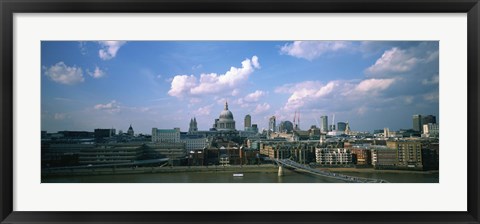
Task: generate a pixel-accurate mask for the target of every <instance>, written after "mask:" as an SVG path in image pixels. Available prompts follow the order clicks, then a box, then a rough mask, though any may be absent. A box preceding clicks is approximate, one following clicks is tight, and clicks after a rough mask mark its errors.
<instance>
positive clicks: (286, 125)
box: [278, 121, 293, 133]
mask: <svg viewBox="0 0 480 224" xmlns="http://www.w3.org/2000/svg"><path fill="white" fill-rule="evenodd" d="M278 131H279V132H282V133H290V132H292V131H293V123H292V122H291V121H282V122H280V124H279V125H278Z"/></svg>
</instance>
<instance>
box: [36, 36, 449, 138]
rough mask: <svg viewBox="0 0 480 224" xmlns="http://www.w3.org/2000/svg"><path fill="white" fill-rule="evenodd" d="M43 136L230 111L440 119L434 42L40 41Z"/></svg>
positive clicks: (396, 122) (399, 121) (184, 124)
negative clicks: (429, 115) (430, 116)
mask: <svg viewBox="0 0 480 224" xmlns="http://www.w3.org/2000/svg"><path fill="white" fill-rule="evenodd" d="M41 54H42V58H41V60H42V62H41V63H42V67H41V68H40V70H41V73H40V74H41V77H42V78H41V100H42V102H41V104H42V108H41V113H42V116H41V122H42V123H41V125H42V130H46V131H48V132H57V131H62V130H85V131H93V129H95V128H112V127H113V128H115V129H117V130H123V131H126V130H127V129H128V127H129V125H130V124H132V126H133V128H134V130H135V131H136V133H150V132H151V128H152V127H156V128H165V129H166V128H173V127H180V128H181V130H182V131H186V130H188V124H189V121H190V119H191V118H193V117H196V119H197V122H198V126H199V129H200V130H208V129H209V128H211V127H212V124H213V123H214V119H215V118H217V117H218V116H219V113H220V112H221V111H222V110H223V105H224V103H225V101H228V103H229V109H230V111H232V113H233V115H234V118H235V120H236V127H237V129H242V130H243V119H244V117H245V115H247V114H250V115H251V116H252V123H254V124H258V126H259V128H260V129H262V128H267V127H268V118H269V117H271V116H273V115H275V116H276V117H277V123H278V122H279V121H282V120H290V121H293V118H294V115H295V111H298V113H299V114H300V128H301V129H307V128H309V127H310V126H311V125H317V126H320V123H319V122H320V116H322V115H327V116H328V117H329V122H331V121H332V115H333V114H335V122H338V121H348V122H349V123H350V127H351V128H352V130H357V131H372V130H374V129H383V128H384V127H388V128H390V130H397V129H400V128H411V127H412V115H413V114H425V115H426V114H432V115H435V116H437V120H438V111H439V110H438V108H439V106H438V104H439V98H438V95H439V92H438V91H439V85H438V83H439V46H438V42H437V41H429V42H419V41H388V42H385V41H85V42H79V41H42V50H41Z"/></svg>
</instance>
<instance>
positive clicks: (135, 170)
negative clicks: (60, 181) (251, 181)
mask: <svg viewBox="0 0 480 224" xmlns="http://www.w3.org/2000/svg"><path fill="white" fill-rule="evenodd" d="M185 172H188V173H189V172H196V173H222V172H223V173H273V172H278V167H277V166H275V165H272V164H262V165H241V166H240V165H234V166H233V165H232V166H163V167H128V168H127V167H122V168H113V167H112V168H81V169H75V168H70V169H50V170H49V169H45V170H42V176H84V175H116V174H147V173H185Z"/></svg>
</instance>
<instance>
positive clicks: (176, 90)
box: [168, 75, 197, 97]
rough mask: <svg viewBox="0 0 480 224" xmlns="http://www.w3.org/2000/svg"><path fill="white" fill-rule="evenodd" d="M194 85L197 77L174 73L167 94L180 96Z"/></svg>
mask: <svg viewBox="0 0 480 224" xmlns="http://www.w3.org/2000/svg"><path fill="white" fill-rule="evenodd" d="M195 86H197V78H195V76H193V75H190V76H188V75H176V76H175V77H173V80H172V84H171V87H170V90H169V91H168V95H170V96H176V97H182V96H184V95H186V94H188V93H189V91H191V89H192V88H193V87H195Z"/></svg>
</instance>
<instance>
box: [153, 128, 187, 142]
mask: <svg viewBox="0 0 480 224" xmlns="http://www.w3.org/2000/svg"><path fill="white" fill-rule="evenodd" d="M152 142H174V143H176V142H180V128H174V129H157V128H152Z"/></svg>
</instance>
